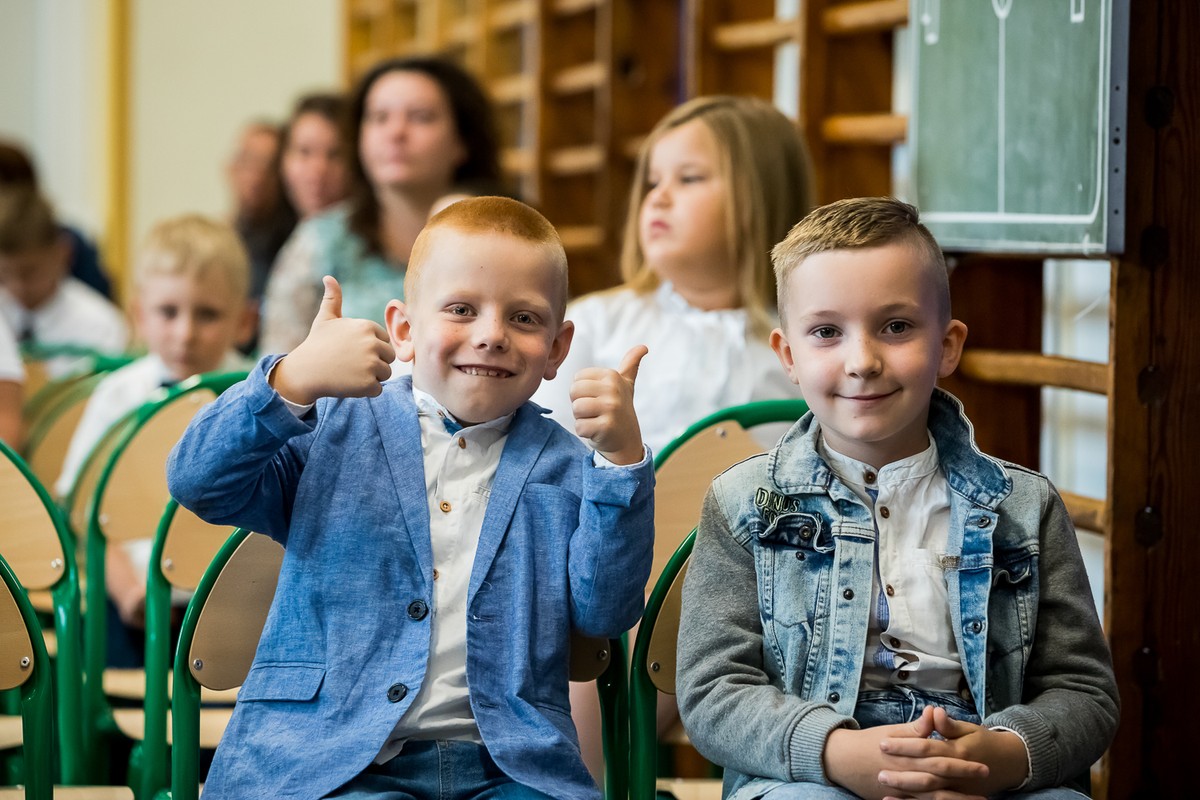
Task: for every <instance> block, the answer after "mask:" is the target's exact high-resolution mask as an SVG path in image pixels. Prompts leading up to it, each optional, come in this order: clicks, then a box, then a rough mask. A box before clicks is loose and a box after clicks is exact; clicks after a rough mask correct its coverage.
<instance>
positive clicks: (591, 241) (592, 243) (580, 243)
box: [558, 225, 604, 251]
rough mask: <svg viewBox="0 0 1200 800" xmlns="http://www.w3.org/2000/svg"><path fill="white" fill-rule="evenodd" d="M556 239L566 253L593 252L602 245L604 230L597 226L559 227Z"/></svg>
mask: <svg viewBox="0 0 1200 800" xmlns="http://www.w3.org/2000/svg"><path fill="white" fill-rule="evenodd" d="M558 238H560V239H562V243H563V249H565V250H568V251H579V250H595V249H596V248H597V247H599V246H600V245H602V244H604V229H603V228H601V227H600V226H599V225H560V226H559V227H558Z"/></svg>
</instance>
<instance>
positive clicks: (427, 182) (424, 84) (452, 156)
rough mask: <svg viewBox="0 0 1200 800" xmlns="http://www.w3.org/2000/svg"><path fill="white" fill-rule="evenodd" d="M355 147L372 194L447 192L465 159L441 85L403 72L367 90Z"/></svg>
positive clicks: (418, 73) (421, 75)
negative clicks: (379, 192)
mask: <svg viewBox="0 0 1200 800" xmlns="http://www.w3.org/2000/svg"><path fill="white" fill-rule="evenodd" d="M358 147H359V158H360V160H361V161H362V165H363V169H364V171H365V172H366V175H367V179H368V180H369V181H370V182H371V185H372V186H374V187H375V189H376V191H378V190H380V189H392V190H399V191H411V192H421V193H424V194H434V195H435V196H440V195H442V194H445V193H446V192H447V190H448V189H449V188H450V184H451V182H452V180H453V178H454V171H455V170H456V169H457V168H458V165H459V164H461V163H463V161H464V160H466V156H467V153H466V147H465V146H464V145H463V142H462V140H461V139H460V138H459V136H458V131H457V130H456V129H455V127H454V115H453V111H452V110H451V108H450V103H449V101H448V100H447V98H446V95H445V93H444V92H443V91H442V88H441V86H440V85H439V84H438V83H437V81H435V80H434V79H433V78H431V77H429V76H428V75H425V74H424V73H422V72H415V71H407V70H406V71H395V72H389V73H386V74H384V75H383V76H381V77H380V78H379V79H378V80H376V81H375V83H374V85H373V86H372V87H371V89H370V91H368V92H367V100H366V104H365V107H364V109H363V119H362V129H361V132H360V134H359V141H358Z"/></svg>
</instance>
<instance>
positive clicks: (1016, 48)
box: [908, 0, 1128, 255]
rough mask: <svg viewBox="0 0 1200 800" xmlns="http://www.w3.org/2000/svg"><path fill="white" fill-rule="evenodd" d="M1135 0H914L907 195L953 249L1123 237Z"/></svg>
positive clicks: (1070, 250) (1047, 249) (1061, 248)
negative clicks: (1127, 77) (1131, 23)
mask: <svg viewBox="0 0 1200 800" xmlns="http://www.w3.org/2000/svg"><path fill="white" fill-rule="evenodd" d="M1127 3H1128V0H912V15H911V17H910V29H911V36H910V41H911V42H912V53H911V55H912V65H913V70H912V72H913V80H914V89H913V95H912V97H913V101H912V105H913V108H912V112H911V116H910V119H909V148H908V153H909V157H910V158H911V163H910V165H909V173H910V181H911V188H910V190H909V193H910V194H911V195H913V196H911V197H910V198H909V199H910V200H913V201H914V202H915V203H916V204H917V206H918V207H919V208H920V210H921V216H922V218H923V219H924V220H925V222H926V224H927V225H928V226H929V228H930V229H931V230H932V231H933V233H934V235H936V236H937V237H938V241H939V242H941V244H942V247H943V248H945V249H946V250H981V251H1003V252H1042V253H1053V254H1057V253H1061V254H1085V255H1092V254H1100V253H1105V252H1110V253H1117V252H1120V251H1121V249H1122V247H1123V244H1124V243H1123V241H1122V236H1123V231H1124V209H1123V203H1124V169H1125V149H1124V148H1125V135H1124V131H1123V129H1122V126H1123V125H1124V120H1125V113H1124V112H1125V93H1126V92H1127V87H1126V86H1125V83H1124V82H1125V72H1126V69H1125V62H1126V58H1125V54H1126V49H1125V44H1124V43H1125V42H1126V41H1127V30H1128V25H1127V20H1128V5H1127Z"/></svg>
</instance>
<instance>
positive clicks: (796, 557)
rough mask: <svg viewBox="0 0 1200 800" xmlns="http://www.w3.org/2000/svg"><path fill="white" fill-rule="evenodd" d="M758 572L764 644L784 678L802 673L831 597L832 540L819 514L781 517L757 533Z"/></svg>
mask: <svg viewBox="0 0 1200 800" xmlns="http://www.w3.org/2000/svg"><path fill="white" fill-rule="evenodd" d="M758 542H759V546H758V548H757V553H758V555H757V569H758V573H759V609H760V612H761V614H762V622H763V635H764V636H763V642H764V645H766V646H767V648H768V649H769V655H770V656H772V657H773V658H774V659H775V660H776V661H778V663H779V664H780V667H781V670H780V671H781V673H782V672H784V671H785V670H786V671H789V672H790V671H793V670H794V669H795V668H800V669H803V667H802V665H803V664H804V663H805V662H806V661H807V659H808V655H809V652H810V651H811V649H812V647H813V641H812V634H813V620H814V619H815V618H816V617H818V616H820V615H821V614H823V613H824V612H823V610H822V609H823V607H824V606H825V605H826V602H827V601H826V598H827V596H828V592H829V580H830V571H831V570H830V565H831V563H832V559H833V550H834V545H833V537H832V534H831V531H830V528H829V524H828V523H827V522H826V520H825V519H823V518H822V517H821V516H820V515H819V514H812V513H807V512H791V513H785V514H781V515H779V516H778V517H776V518H775V519H774V520H772V521H771V522H770V523H769V524H768V525H767V526H766V527H765V528H764V529H763V530H762V531H760V532H759V533H758Z"/></svg>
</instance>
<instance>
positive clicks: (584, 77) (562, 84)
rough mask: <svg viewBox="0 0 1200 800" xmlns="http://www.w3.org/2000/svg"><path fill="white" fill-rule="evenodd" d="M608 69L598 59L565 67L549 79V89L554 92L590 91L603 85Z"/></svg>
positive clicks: (575, 92)
mask: <svg viewBox="0 0 1200 800" xmlns="http://www.w3.org/2000/svg"><path fill="white" fill-rule="evenodd" d="M607 77H608V70H606V69H605V68H604V65H603V64H601V63H600V62H599V61H590V62H588V63H587V64H579V65H577V66H574V67H567V68H566V69H564V70H562V71H561V72H559V73H558V74H556V75H555V76H554V77H553V78H552V79H551V81H550V89H551V90H552V91H553V92H554V93H555V94H560V95H563V94H579V93H580V92H590V91H592V90H594V89H596V88H598V87H600V86H603V85H604V81H605V79H606V78H607Z"/></svg>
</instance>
